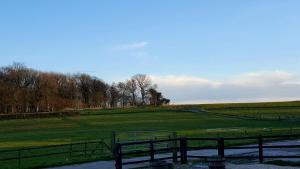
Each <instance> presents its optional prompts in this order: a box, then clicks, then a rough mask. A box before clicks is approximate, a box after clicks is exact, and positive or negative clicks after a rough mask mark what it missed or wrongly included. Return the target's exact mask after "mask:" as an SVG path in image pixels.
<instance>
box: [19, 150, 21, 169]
mask: <svg viewBox="0 0 300 169" xmlns="http://www.w3.org/2000/svg"><path fill="white" fill-rule="evenodd" d="M18 167H19V168H21V150H18Z"/></svg>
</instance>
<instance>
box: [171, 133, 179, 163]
mask: <svg viewBox="0 0 300 169" xmlns="http://www.w3.org/2000/svg"><path fill="white" fill-rule="evenodd" d="M172 139H174V141H173V145H172V148H173V162H177V158H178V157H177V134H176V132H173V135H172Z"/></svg>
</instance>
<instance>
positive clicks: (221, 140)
mask: <svg viewBox="0 0 300 169" xmlns="http://www.w3.org/2000/svg"><path fill="white" fill-rule="evenodd" d="M224 155H225V153H224V138H219V139H218V156H219V157H222V158H223V157H224Z"/></svg>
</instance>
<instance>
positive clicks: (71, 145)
mask: <svg viewBox="0 0 300 169" xmlns="http://www.w3.org/2000/svg"><path fill="white" fill-rule="evenodd" d="M69 151H70V154H69V155H70V160H71V158H72V151H73V144H70V150H69Z"/></svg>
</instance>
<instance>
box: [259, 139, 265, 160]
mask: <svg viewBox="0 0 300 169" xmlns="http://www.w3.org/2000/svg"><path fill="white" fill-rule="evenodd" d="M258 150H259V163H263V161H264V152H263V138H262V136H259V137H258Z"/></svg>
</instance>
